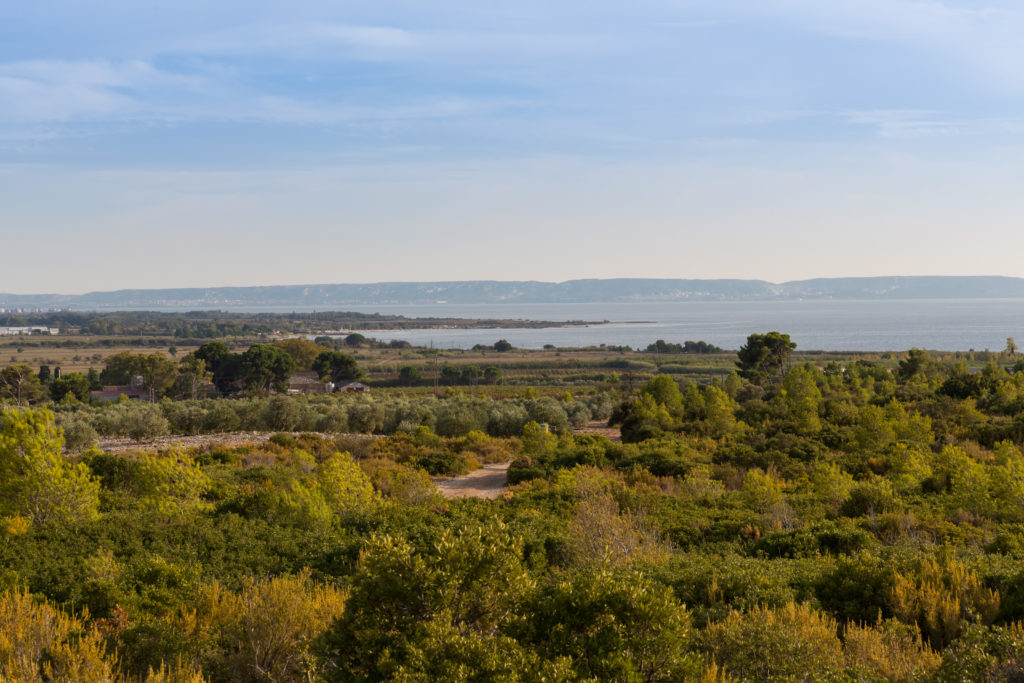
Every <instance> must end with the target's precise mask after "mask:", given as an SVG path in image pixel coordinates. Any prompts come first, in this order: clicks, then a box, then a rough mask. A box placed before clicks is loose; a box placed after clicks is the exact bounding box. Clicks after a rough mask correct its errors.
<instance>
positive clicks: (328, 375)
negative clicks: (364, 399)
mask: <svg viewBox="0 0 1024 683" xmlns="http://www.w3.org/2000/svg"><path fill="white" fill-rule="evenodd" d="M312 369H313V371H314V372H316V373H317V374H318V375H320V378H321V379H329V380H331V381H332V382H335V383H341V382H350V381H354V380H357V379H359V378H360V377H362V376H363V371H362V370H360V369H359V365H358V364H357V363H356V359H355V358H354V357H352V356H350V355H348V354H347V353H341V352H340V351H324V352H323V353H321V354H320V355H318V356H317V357H316V358H315V359H314V360H313V363H312Z"/></svg>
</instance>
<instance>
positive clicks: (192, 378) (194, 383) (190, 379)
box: [178, 353, 211, 401]
mask: <svg viewBox="0 0 1024 683" xmlns="http://www.w3.org/2000/svg"><path fill="white" fill-rule="evenodd" d="M178 369H179V371H180V372H181V376H182V378H183V380H184V382H185V387H186V388H187V389H188V392H189V397H190V398H191V399H192V400H193V401H194V400H196V399H197V398H199V388H200V387H201V386H202V384H203V382H205V381H206V380H208V379H210V376H211V375H210V372H209V371H208V370H207V369H206V361H205V360H203V359H202V358H199V357H197V356H196V355H195V354H194V353H190V354H188V355H187V356H185V357H184V358H182V359H181V362H180V363H178Z"/></svg>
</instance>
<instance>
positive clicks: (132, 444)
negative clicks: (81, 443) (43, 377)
mask: <svg viewBox="0 0 1024 683" xmlns="http://www.w3.org/2000/svg"><path fill="white" fill-rule="evenodd" d="M277 433H278V432H222V433H219V434H199V435H196V436H183V435H181V434H179V435H176V436H174V435H172V436H158V437H156V438H153V439H146V440H145V441H133V440H132V439H127V438H118V439H100V441H99V443H98V444H97V445H98V446H99V449H100V450H101V451H103V452H105V453H125V452H128V451H156V450H163V449H166V448H171V447H174V446H177V447H180V448H196V447H200V446H206V445H208V444H218V445H220V446H226V447H228V448H233V447H235V446H243V445H245V444H250V443H263V442H264V441H266V440H268V439H269V438H270V437H272V436H273V435H274V434H277ZM285 433H286V434H291V435H292V436H300V435H302V434H316V435H317V436H322V437H324V438H325V439H336V438H338V436H353V437H358V438H360V439H379V438H380V437H379V436H377V435H376V434H342V435H339V434H325V433H322V432H285Z"/></svg>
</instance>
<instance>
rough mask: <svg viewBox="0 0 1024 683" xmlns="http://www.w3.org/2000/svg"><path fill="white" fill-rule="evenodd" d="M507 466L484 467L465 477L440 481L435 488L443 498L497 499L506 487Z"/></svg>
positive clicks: (497, 464)
mask: <svg viewBox="0 0 1024 683" xmlns="http://www.w3.org/2000/svg"><path fill="white" fill-rule="evenodd" d="M509 464H511V463H507V462H502V463H495V464H491V465H484V466H483V467H481V468H480V469H478V470H476V471H474V472H470V473H469V474H467V475H464V476H461V477H455V478H454V479H442V480H440V481H438V482H436V483H437V488H438V490H440V491H441V495H442V496H444V497H445V498H497V497H498V496H500V495H501V494H502V493H503V492H504V491H505V489H506V487H507V485H508V466H509Z"/></svg>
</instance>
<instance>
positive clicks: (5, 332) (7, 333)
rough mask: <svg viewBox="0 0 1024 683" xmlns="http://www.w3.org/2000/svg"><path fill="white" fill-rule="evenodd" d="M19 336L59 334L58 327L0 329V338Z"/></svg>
mask: <svg viewBox="0 0 1024 683" xmlns="http://www.w3.org/2000/svg"><path fill="white" fill-rule="evenodd" d="M20 334H60V328H59V327H0V337H13V336H17V335H20Z"/></svg>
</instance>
